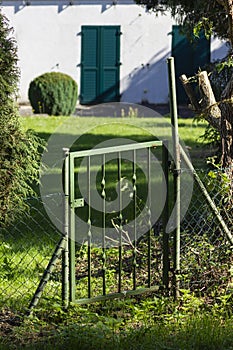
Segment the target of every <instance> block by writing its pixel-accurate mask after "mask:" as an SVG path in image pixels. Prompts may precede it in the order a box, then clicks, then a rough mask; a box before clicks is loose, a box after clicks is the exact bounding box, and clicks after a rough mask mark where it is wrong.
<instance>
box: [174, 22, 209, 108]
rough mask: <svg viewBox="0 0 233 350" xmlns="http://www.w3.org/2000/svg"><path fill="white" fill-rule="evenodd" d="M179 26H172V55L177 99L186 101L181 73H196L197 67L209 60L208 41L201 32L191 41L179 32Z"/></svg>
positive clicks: (188, 74) (182, 101)
mask: <svg viewBox="0 0 233 350" xmlns="http://www.w3.org/2000/svg"><path fill="white" fill-rule="evenodd" d="M180 30H181V27H180V26H176V25H175V26H173V27H172V56H174V58H175V70H176V84H177V99H178V103H180V104H183V103H187V101H188V98H187V96H186V93H185V91H184V88H183V86H182V83H181V82H180V80H179V77H180V75H181V74H186V75H187V76H188V77H190V76H193V75H194V74H195V73H197V71H198V69H199V67H203V66H204V65H205V64H207V63H209V62H210V41H209V40H207V39H206V38H205V36H204V34H203V33H202V34H201V35H200V38H199V39H196V38H195V39H194V41H193V43H191V42H190V41H189V40H188V39H187V37H186V36H185V35H183V34H181V32H180Z"/></svg>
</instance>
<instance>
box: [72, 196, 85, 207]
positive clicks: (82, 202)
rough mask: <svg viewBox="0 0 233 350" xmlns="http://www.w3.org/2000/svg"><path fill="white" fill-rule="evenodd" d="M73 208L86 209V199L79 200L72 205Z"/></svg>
mask: <svg viewBox="0 0 233 350" xmlns="http://www.w3.org/2000/svg"><path fill="white" fill-rule="evenodd" d="M72 204H73V205H72V207H73V208H82V207H84V198H77V199H75V200H74V201H73V203H72Z"/></svg>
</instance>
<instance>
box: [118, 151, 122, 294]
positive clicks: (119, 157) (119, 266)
mask: <svg viewBox="0 0 233 350" xmlns="http://www.w3.org/2000/svg"><path fill="white" fill-rule="evenodd" d="M121 185H122V179H121V152H118V192H119V253H118V254H119V257H118V259H119V261H118V268H119V274H118V278H119V280H118V292H119V293H120V292H121V279H122V191H121Z"/></svg>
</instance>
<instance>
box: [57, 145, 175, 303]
mask: <svg viewBox="0 0 233 350" xmlns="http://www.w3.org/2000/svg"><path fill="white" fill-rule="evenodd" d="M158 146H159V147H162V168H163V173H164V178H165V182H166V188H167V195H166V200H165V204H164V208H163V211H162V226H163V228H162V253H163V259H162V285H163V288H164V289H165V292H166V294H167V293H168V291H169V284H170V280H169V271H170V254H169V234H168V233H167V232H166V225H167V222H168V217H169V193H168V178H169V168H168V142H167V141H166V140H165V141H158V140H156V141H149V142H141V143H132V144H126V145H120V146H117V147H106V148H100V149H92V150H84V151H75V152H70V151H69V149H64V150H63V152H64V155H65V162H64V198H65V199H64V234H68V237H69V238H68V246H66V248H67V249H66V248H65V249H64V250H63V255H62V285H63V288H62V300H63V304H64V306H68V305H69V303H70V302H72V303H78V304H84V303H91V302H95V301H101V300H108V299H113V298H122V297H126V296H128V295H136V294H141V293H144V292H149V291H150V292H152V291H158V290H159V289H160V287H161V286H158V285H156V286H151V285H150V282H149V286H148V287H144V288H136V286H135V284H134V288H133V289H132V290H127V291H122V290H121V287H120V286H119V288H118V292H115V293H109V294H106V293H105V291H104V288H103V294H102V295H98V296H94V297H91V281H90V276H91V271H90V261H89V267H88V276H89V277H88V297H87V298H82V299H76V297H75V294H76V276H75V260H76V259H75V227H74V226H75V223H74V218H75V212H74V211H75V208H77V207H79V206H82V204H83V203H81V202H80V201H81V199H79V200H77V199H76V198H75V197H74V178H73V174H74V159H75V158H81V157H85V156H87V157H89V158H88V159H89V162H88V165H87V166H88V169H89V171H88V172H89V174H90V157H91V156H96V155H102V156H105V154H109V153H118V155H119V154H121V152H126V151H136V150H139V149H148V152H150V149H151V148H154V147H158ZM104 203H105V199H104ZM68 206H70V208H68ZM88 250H89V252H88V256H90V253H91V252H90V251H91V248H90V245H89V244H88ZM119 254H120V251H119ZM119 261H120V257H119ZM149 268H150V267H149Z"/></svg>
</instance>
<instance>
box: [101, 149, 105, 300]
mask: <svg viewBox="0 0 233 350" xmlns="http://www.w3.org/2000/svg"><path fill="white" fill-rule="evenodd" d="M101 188H102V191H101V197H102V230H103V231H102V264H103V266H102V271H103V295H106V237H105V234H106V227H105V226H106V222H105V221H106V201H105V200H106V192H105V154H103V156H102V181H101Z"/></svg>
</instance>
